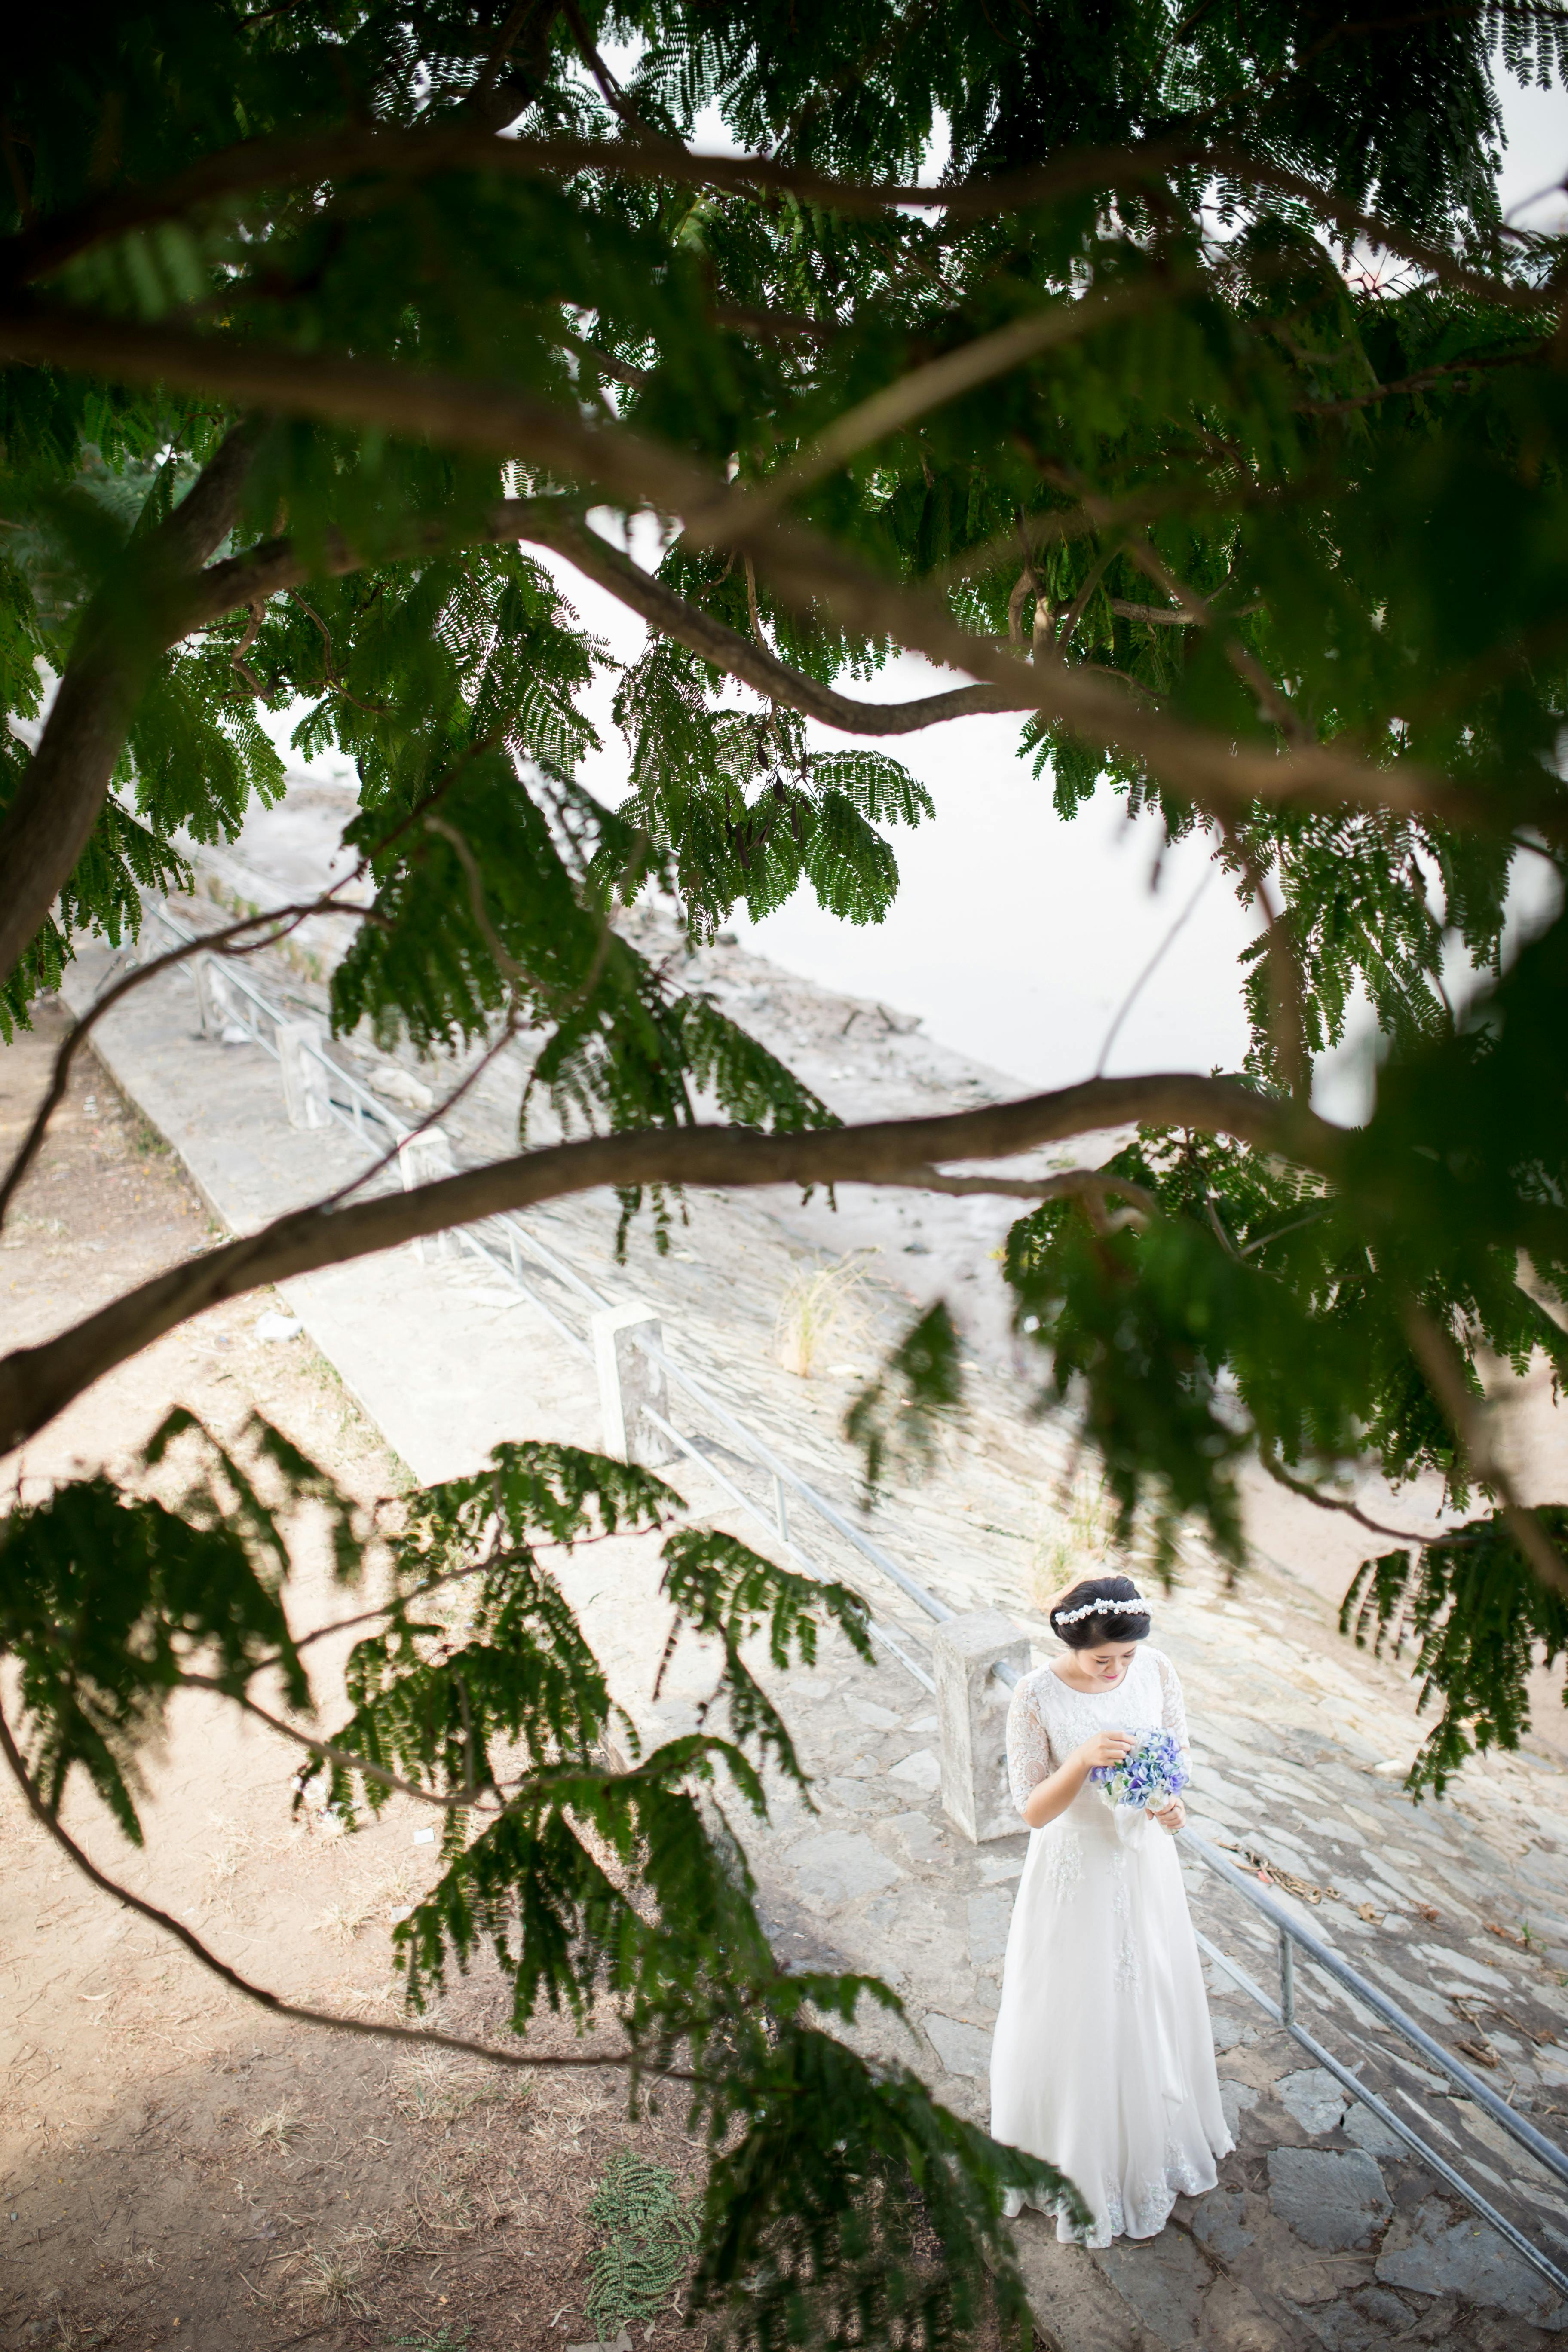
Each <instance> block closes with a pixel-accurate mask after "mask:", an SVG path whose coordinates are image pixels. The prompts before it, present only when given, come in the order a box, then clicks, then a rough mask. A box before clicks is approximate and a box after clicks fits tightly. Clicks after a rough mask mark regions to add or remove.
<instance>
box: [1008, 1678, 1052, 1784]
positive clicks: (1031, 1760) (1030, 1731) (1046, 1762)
mask: <svg viewBox="0 0 1568 2352" xmlns="http://www.w3.org/2000/svg"><path fill="white" fill-rule="evenodd" d="M1054 1769H1055V1767H1054V1765H1053V1763H1052V1760H1051V1743H1050V1739H1049V1738H1048V1737H1047V1731H1046V1727H1045V1725H1044V1724H1043V1723H1042V1722H1041V1721H1040V1718H1039V1715H1038V1713H1037V1709H1036V1706H1035V1695H1034V1692H1033V1691H1032V1690H1031V1689H1030V1687H1029V1683H1028V1680H1027V1679H1026V1680H1025V1681H1023V1682H1021V1683H1020V1684H1019V1685H1018V1687H1017V1688H1016V1691H1015V1692H1014V1693H1013V1700H1012V1704H1011V1706H1009V1707H1008V1709H1007V1781H1008V1785H1009V1787H1010V1788H1011V1790H1012V1791H1013V1802H1014V1803H1015V1804H1016V1806H1017V1808H1018V1811H1020V1812H1022V1811H1023V1810H1024V1806H1025V1803H1026V1801H1027V1799H1028V1798H1029V1797H1031V1796H1032V1795H1033V1794H1034V1791H1035V1790H1037V1788H1038V1787H1039V1785H1040V1782H1041V1781H1042V1780H1049V1778H1050V1776H1051V1773H1052V1771H1053V1770H1054Z"/></svg>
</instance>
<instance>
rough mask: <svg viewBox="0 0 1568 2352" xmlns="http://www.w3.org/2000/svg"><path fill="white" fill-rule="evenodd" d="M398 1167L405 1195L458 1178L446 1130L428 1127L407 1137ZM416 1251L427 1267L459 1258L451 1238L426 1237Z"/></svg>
mask: <svg viewBox="0 0 1568 2352" xmlns="http://www.w3.org/2000/svg"><path fill="white" fill-rule="evenodd" d="M397 1166H398V1171H399V1173H400V1174H401V1176H402V1178H403V1189H404V1191H405V1192H416V1191H417V1190H418V1188H419V1186H420V1185H421V1184H434V1183H437V1182H438V1181H440V1179H441V1178H442V1177H443V1176H455V1175H456V1174H457V1172H458V1170H457V1163H456V1162H455V1160H453V1158H452V1144H451V1139H450V1138H449V1136H448V1135H447V1131H446V1129H445V1128H440V1127H427V1128H425V1129H422V1130H421V1132H420V1133H418V1134H417V1135H411V1136H409V1137H407V1138H406V1139H405V1141H404V1142H402V1143H400V1144H399V1145H398V1147H397ZM414 1247H415V1251H416V1255H418V1256H420V1257H421V1258H423V1259H424V1260H425V1262H426V1265H429V1264H432V1263H433V1262H434V1261H435V1260H437V1259H438V1258H443V1257H455V1256H456V1255H457V1251H458V1244H457V1243H456V1241H455V1240H454V1239H453V1237H452V1235H451V1234H422V1235H421V1237H420V1238H419V1240H418V1241H416V1243H415V1244H414Z"/></svg>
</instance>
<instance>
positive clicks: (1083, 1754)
mask: <svg viewBox="0 0 1568 2352" xmlns="http://www.w3.org/2000/svg"><path fill="white" fill-rule="evenodd" d="M1133 1744H1134V1743H1133V1741H1132V1740H1131V1738H1129V1736H1128V1734H1127V1733H1126V1732H1125V1731H1097V1732H1096V1733H1095V1736H1094V1738H1092V1739H1086V1740H1085V1741H1084V1743H1083V1746H1082V1747H1081V1748H1074V1750H1073V1759H1072V1760H1073V1762H1074V1763H1075V1764H1081V1765H1082V1767H1083V1769H1084V1770H1085V1771H1086V1772H1097V1771H1099V1769H1100V1766H1101V1765H1102V1764H1120V1763H1121V1759H1122V1758H1123V1757H1124V1756H1131V1753H1132V1748H1133Z"/></svg>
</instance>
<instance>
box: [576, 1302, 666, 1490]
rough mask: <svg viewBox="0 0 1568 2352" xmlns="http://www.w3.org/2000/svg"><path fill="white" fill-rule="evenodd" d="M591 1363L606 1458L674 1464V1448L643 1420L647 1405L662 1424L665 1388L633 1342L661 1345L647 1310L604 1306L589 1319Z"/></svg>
mask: <svg viewBox="0 0 1568 2352" xmlns="http://www.w3.org/2000/svg"><path fill="white" fill-rule="evenodd" d="M589 1325H590V1328H591V1329H592V1331H593V1334H594V1361H595V1364H596V1366H597V1367H598V1373H599V1412H600V1417H601V1427H602V1430H603V1433H604V1447H605V1453H606V1454H614V1455H615V1457H616V1460H617V1461H618V1462H641V1463H643V1464H645V1465H647V1467H648V1468H649V1469H651V1468H652V1467H653V1466H654V1465H655V1464H657V1463H659V1462H669V1461H672V1460H673V1459H674V1456H675V1452H676V1449H675V1447H674V1446H673V1445H671V1444H670V1442H669V1440H668V1437H666V1435H665V1434H664V1432H663V1431H662V1430H661V1429H656V1428H655V1427H654V1425H653V1423H651V1422H650V1421H648V1420H647V1414H646V1408H647V1406H649V1405H651V1406H652V1408H653V1410H654V1412H660V1413H663V1414H664V1415H665V1417H666V1418H667V1419H668V1414H669V1385H668V1381H666V1379H665V1377H664V1367H663V1365H662V1364H656V1363H654V1362H653V1361H652V1360H651V1359H650V1358H649V1357H647V1356H645V1355H644V1353H643V1351H642V1349H640V1348H639V1347H638V1346H637V1339H638V1338H639V1337H641V1338H643V1339H652V1340H654V1341H655V1342H656V1344H658V1345H660V1346H662V1345H663V1341H664V1326H663V1324H662V1323H661V1322H660V1321H659V1319H658V1316H657V1315H655V1314H654V1312H653V1310H652V1308H651V1307H643V1306H640V1305H637V1304H635V1303H634V1304H632V1305H630V1306H626V1307H605V1309H604V1310H603V1312H602V1313H600V1314H598V1315H594V1316H590V1318H589Z"/></svg>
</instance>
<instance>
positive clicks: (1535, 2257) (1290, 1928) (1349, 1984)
mask: <svg viewBox="0 0 1568 2352" xmlns="http://www.w3.org/2000/svg"><path fill="white" fill-rule="evenodd" d="M1176 1834H1177V1837H1178V1839H1179V1840H1180V1843H1182V1844H1183V1845H1184V1846H1185V1847H1186V1848H1187V1849H1188V1851H1189V1852H1191V1853H1195V1854H1196V1855H1198V1857H1199V1858H1200V1860H1201V1861H1202V1862H1203V1863H1204V1864H1205V1867H1206V1868H1208V1869H1209V1870H1212V1871H1213V1872H1214V1873H1215V1876H1216V1877H1217V1878H1221V1879H1223V1880H1224V1881H1225V1883H1226V1885H1227V1886H1231V1887H1234V1889H1235V1890H1236V1892H1237V1894H1238V1895H1242V1896H1244V1897H1245V1899H1246V1900H1247V1902H1248V1903H1249V1904H1250V1905H1251V1906H1252V1907H1253V1909H1254V1910H1255V1911H1258V1912H1260V1913H1261V1914H1262V1916H1263V1917H1264V1918H1266V1919H1268V1921H1269V1922H1270V1924H1271V1925H1272V1926H1273V1927H1274V1928H1275V1930H1276V1932H1277V1933H1278V1935H1279V2001H1278V2002H1275V2001H1273V2000H1270V1999H1269V1998H1268V1994H1267V1993H1266V1992H1265V1991H1264V1990H1263V1989H1262V1987H1261V1986H1260V1985H1258V1984H1255V1983H1254V1981H1253V1979H1251V1978H1250V1977H1249V1976H1248V1975H1247V1971H1246V1970H1245V1969H1241V1968H1239V1967H1237V1963H1236V1962H1235V1961H1234V1960H1233V1959H1231V1958H1230V1957H1229V1955H1228V1954H1227V1953H1225V1952H1222V1951H1221V1950H1220V1949H1219V1948H1218V1946H1217V1945H1215V1944H1213V1943H1211V1942H1210V1940H1209V1938H1208V1937H1206V1936H1205V1935H1203V1934H1202V1933H1198V1932H1197V1931H1196V1930H1194V1933H1197V1940H1198V1942H1199V1944H1200V1945H1201V1946H1202V1948H1203V1949H1204V1950H1205V1952H1206V1953H1207V1954H1208V1956H1209V1958H1210V1959H1211V1960H1213V1961H1214V1962H1215V1964H1216V1965H1217V1966H1218V1967H1220V1968H1222V1969H1224V1970H1225V1972H1226V1975H1227V1976H1228V1977H1230V1978H1232V1979H1234V1980H1235V1982H1236V1983H1237V1984H1238V1985H1239V1986H1240V1987H1241V1989H1242V1990H1243V1991H1244V1992H1246V1993H1247V1994H1248V1995H1249V1996H1250V1997H1251V1999H1252V2000H1255V2001H1256V2002H1257V2003H1258V2007H1259V2008H1260V2009H1263V2010H1265V2011H1267V2012H1268V2015H1269V2016H1270V2017H1271V2018H1272V2019H1273V2020H1274V2022H1275V2023H1276V2024H1277V2025H1280V2026H1283V2028H1284V2029H1285V2031H1286V2032H1287V2033H1289V2035H1290V2037H1291V2039H1292V2040H1293V2041H1295V2042H1299V2043H1300V2047H1301V2048H1302V2049H1303V2050H1305V2051H1307V2052H1308V2053H1310V2055H1311V2057H1313V2058H1314V2059H1315V2060H1316V2061H1317V2063H1318V2064H1319V2065H1320V2066H1322V2067H1323V2068H1325V2069H1326V2070H1327V2072H1328V2073H1329V2074H1332V2076H1333V2077H1334V2079H1335V2081H1336V2082H1338V2083H1341V2084H1343V2086H1344V2088H1345V2089H1346V2090H1347V2091H1349V2092H1350V2094H1351V2095H1352V2098H1356V2099H1359V2100H1360V2102H1361V2104H1362V2105H1363V2106H1364V2107H1367V2108H1369V2109H1370V2110H1371V2112H1372V2113H1373V2115H1374V2116H1376V2117H1377V2119H1378V2121H1379V2122H1380V2123H1382V2124H1384V2125H1385V2126H1387V2127H1388V2129H1389V2130H1390V2131H1393V2132H1395V2133H1397V2135H1398V2137H1400V2138H1401V2139H1402V2140H1404V2141H1405V2144H1406V2146H1408V2147H1412V2148H1414V2149H1415V2152H1416V2154H1417V2155H1418V2156H1419V2157H1420V2158H1421V2159H1422V2161H1423V2162H1424V2163H1426V2164H1427V2165H1429V2166H1430V2167H1431V2168H1432V2170H1433V2171H1434V2172H1436V2174H1437V2175H1438V2177H1439V2179H1443V2180H1446V2181H1447V2184H1448V2186H1449V2187H1450V2188H1451V2189H1457V2190H1458V2193H1459V2195H1460V2196H1461V2197H1463V2198H1464V2199H1465V2200H1466V2202H1467V2203H1468V2205H1470V2206H1471V2207H1472V2208H1473V2210H1475V2211H1476V2212H1478V2213H1479V2215H1480V2216H1481V2218H1482V2220H1483V2221H1487V2222H1488V2223H1489V2225H1490V2227H1491V2228H1492V2229H1494V2230H1496V2231H1498V2232H1499V2233H1500V2235H1501V2236H1502V2237H1504V2238H1506V2239H1507V2240H1508V2242H1509V2243H1510V2245H1511V2246H1512V2247H1513V2248H1514V2249H1515V2251H1516V2252H1519V2253H1521V2254H1522V2255H1523V2256H1524V2258H1525V2260H1526V2261H1527V2262H1528V2263H1531V2266H1532V2267H1533V2268H1534V2269H1536V2270H1538V2271H1539V2272H1540V2273H1542V2276H1543V2277H1544V2278H1548V2279H1550V2280H1551V2282H1552V2285H1553V2286H1555V2287H1556V2288H1558V2289H1559V2291H1560V2292H1561V2293H1563V2294H1568V2272H1564V2271H1563V2270H1560V2269H1559V2268H1558V2266H1557V2264H1556V2263H1554V2262H1553V2261H1552V2258H1551V2256H1550V2255H1548V2254H1543V2253H1542V2251H1541V2249H1540V2247H1539V2246H1536V2245H1533V2244H1532V2243H1531V2241H1530V2239H1528V2238H1527V2237H1526V2236H1525V2235H1524V2233H1523V2231H1521V2230H1519V2229H1516V2228H1515V2226H1514V2224H1513V2223H1512V2222H1511V2221H1510V2220H1509V2219H1508V2217H1507V2215H1506V2214H1503V2213H1500V2212H1499V2211H1498V2210H1497V2208H1496V2206H1495V2205H1493V2204H1492V2203H1491V2202H1490V2200H1489V2199H1488V2198H1487V2197H1485V2196H1483V2195H1482V2193H1481V2191H1480V2190H1479V2189H1478V2188H1476V2187H1475V2185H1474V2183H1473V2182H1471V2181H1469V2180H1468V2179H1466V2177H1465V2175H1464V2174H1463V2173H1462V2172H1460V2171H1458V2168H1456V2167H1455V2166H1454V2165H1452V2164H1450V2163H1449V2161H1448V2159H1447V2157H1445V2156H1443V2155H1441V2154H1440V2153H1439V2151H1438V2150H1437V2149H1436V2148H1435V2147H1433V2146H1432V2145H1431V2143H1430V2142H1429V2141H1428V2140H1426V2139H1424V2138H1423V2137H1422V2136H1421V2134H1420V2133H1419V2132H1417V2131H1416V2130H1415V2128H1414V2126H1411V2125H1409V2124H1407V2123H1406V2122H1405V2119H1404V2117H1403V2116H1400V2115H1397V2114H1396V2113H1395V2112H1394V2109H1393V2108H1392V2107H1391V2106H1389V2105H1387V2104H1386V2102H1385V2101H1384V2100H1382V2099H1380V2098H1379V2097H1378V2096H1377V2095H1376V2094H1375V2092H1373V2091H1369V2090H1368V2089H1367V2087H1366V2085H1365V2084H1363V2083H1361V2082H1358V2081H1357V2079H1356V2077H1355V2075H1354V2074H1353V2073H1352V2070H1351V2069H1350V2068H1349V2067H1348V2066H1346V2065H1345V2064H1344V2063H1342V2061H1341V2060H1340V2059H1338V2058H1336V2057H1335V2056H1334V2054H1333V2053H1332V2052H1331V2051H1330V2050H1325V2049H1324V2047H1323V2045H1322V2043H1321V2042H1320V2041H1318V2039H1317V2038H1316V2036H1315V2035H1314V2034H1311V2033H1309V2032H1307V2029H1306V2028H1305V2026H1303V2025H1302V2024H1301V2023H1300V2020H1299V2019H1298V2018H1297V2015H1296V1972H1295V1948H1296V1946H1297V1945H1298V1944H1299V1945H1300V1948H1301V1949H1302V1951H1303V1952H1305V1953H1307V1954H1308V1955H1309V1956H1310V1958H1311V1959H1312V1960H1313V1962H1314V1963H1315V1965H1316V1966H1317V1967H1319V1968H1321V1969H1323V1970H1324V1971H1325V1973H1326V1974H1327V1975H1329V1976H1330V1977H1331V1978H1332V1979H1334V1980H1335V1982H1336V1983H1338V1984H1339V1985H1341V1986H1342V1988H1343V1990H1345V1991H1346V1992H1348V1993H1350V1994H1351V1995H1352V1997H1353V1998H1354V1999H1355V2000H1357V2001H1359V2002H1360V2003H1361V2004H1362V2006H1363V2008H1365V2009H1369V2010H1371V2011H1372V2012H1373V2015H1374V2016H1376V2017H1378V2018H1380V2019H1381V2020H1382V2021H1383V2022H1384V2024H1385V2025H1391V2026H1392V2027H1393V2028H1394V2032H1396V2033H1398V2034H1399V2035H1401V2036H1402V2037H1403V2039H1404V2040H1405V2041H1406V2042H1410V2043H1412V2044H1413V2046H1414V2047H1415V2049H1417V2050H1419V2051H1421V2052H1422V2053H1423V2054H1424V2055H1425V2056H1426V2057H1427V2058H1429V2059H1431V2060H1432V2061H1433V2063H1435V2064H1436V2065H1438V2066H1441V2067H1442V2069H1443V2071H1444V2072H1445V2074H1447V2075H1448V2076H1449V2077H1450V2078H1451V2079H1452V2081H1454V2082H1455V2083H1456V2084H1458V2086H1459V2088H1460V2089H1461V2090H1462V2091H1463V2092H1464V2094H1465V2095H1466V2097H1467V2098H1470V2099H1474V2100H1475V2102H1476V2104H1477V2105H1479V2106H1481V2107H1484V2108H1485V2109H1486V2111H1487V2113H1488V2114H1489V2116H1491V2117H1492V2118H1493V2120H1494V2122H1496V2123H1498V2124H1500V2126H1501V2127H1502V2129H1503V2130H1504V2131H1505V2132H1507V2133H1508V2135H1509V2137H1510V2138H1511V2139H1514V2140H1516V2141H1517V2142H1518V2144H1519V2146H1520V2147H1522V2148H1524V2149H1525V2150H1526V2151H1527V2152H1528V2153H1529V2154H1530V2155H1531V2157H1533V2158H1534V2159H1535V2161H1536V2162H1537V2163H1538V2164H1540V2165H1542V2166H1543V2167H1544V2168H1545V2169H1546V2170H1547V2171H1548V2172H1550V2173H1552V2174H1553V2175H1554V2176H1555V2178H1556V2179H1559V2180H1562V2181H1565V2182H1568V2155H1564V2153H1563V2149H1562V2148H1560V2147H1557V2146H1556V2145H1555V2143H1554V2142H1553V2141H1552V2140H1549V2139H1548V2138H1546V2137H1545V2136H1544V2134H1543V2133H1541V2132H1538V2131H1537V2130H1536V2128H1535V2126H1534V2125H1533V2124H1531V2123H1527V2122H1526V2121H1525V2119H1524V2117H1523V2116H1521V2115H1519V2114H1518V2113H1516V2111H1515V2110H1514V2109H1513V2108H1512V2107H1510V2105H1508V2102H1507V2101H1506V2100H1505V2099H1501V2098H1500V2097H1499V2096H1498V2094H1497V2093H1496V2092H1495V2091H1494V2090H1493V2089H1492V2088H1491V2085H1490V2084H1488V2083H1483V2082H1482V2081H1481V2080H1480V2078H1479V2075H1477V2074H1472V2073H1471V2072H1470V2069H1469V2068H1468V2066H1467V2065H1465V2064H1464V2063H1462V2062H1461V2061H1460V2060H1459V2059H1458V2058H1456V2057H1455V2056H1454V2054H1453V2053H1452V2052H1451V2051H1449V2050H1446V2049H1445V2048H1444V2046H1443V2044H1442V2043H1441V2042H1437V2041H1435V2040H1434V2039H1433V2037H1432V2035H1431V2034H1429V2033H1427V2032H1425V2031H1424V2030H1423V2029H1422V2028H1421V2027H1420V2026H1419V2025H1417V2024H1416V2022H1415V2019H1414V2018H1413V2017H1411V2016H1409V2015H1408V2014H1407V2013H1406V2011H1404V2010H1403V2009H1401V2008H1400V2006H1399V2004H1398V2002H1397V2001H1395V2000H1390V1999H1389V1997H1388V1995H1387V1994H1386V1993H1384V1992H1380V1991H1379V1990H1378V1988H1377V1986H1376V1985H1374V1984H1369V1983H1368V1981H1367V1979H1365V1977H1363V1975H1362V1974H1361V1972H1360V1970H1359V1969H1352V1967H1351V1966H1350V1964H1349V1962H1348V1961H1346V1960H1343V1959H1342V1958H1340V1955H1339V1954H1338V1952H1336V1951H1335V1950H1334V1949H1333V1948H1332V1947H1331V1945H1329V1944H1325V1943H1324V1942H1323V1941H1322V1939H1321V1937H1318V1936H1314V1935H1313V1933H1312V1932H1311V1930H1310V1928H1309V1927H1303V1926H1302V1925H1301V1923H1300V1920H1298V1919H1293V1918H1292V1917H1291V1916H1290V1914H1289V1912H1288V1911H1287V1910H1286V1909H1285V1907H1284V1906H1283V1905H1282V1904H1280V1903H1277V1902H1275V1901H1273V1900H1272V1899H1271V1898H1270V1897H1269V1896H1268V1895H1266V1894H1265V1893H1264V1892H1263V1890H1262V1888H1261V1887H1259V1886H1257V1885H1254V1884H1253V1882H1252V1881H1251V1880H1250V1879H1248V1878H1247V1877H1246V1876H1245V1875H1244V1874H1242V1872H1240V1871H1239V1870H1237V1868H1236V1866H1235V1864H1233V1863H1229V1862H1227V1861H1226V1858H1225V1856H1224V1855H1223V1854H1222V1853H1220V1852H1219V1850H1218V1848H1217V1847H1215V1846H1214V1845H1211V1844H1210V1843H1209V1841H1208V1840H1207V1838H1201V1837H1199V1836H1198V1835H1197V1833H1196V1832H1195V1831H1194V1830H1189V1829H1183V1830H1178V1832H1176Z"/></svg>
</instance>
